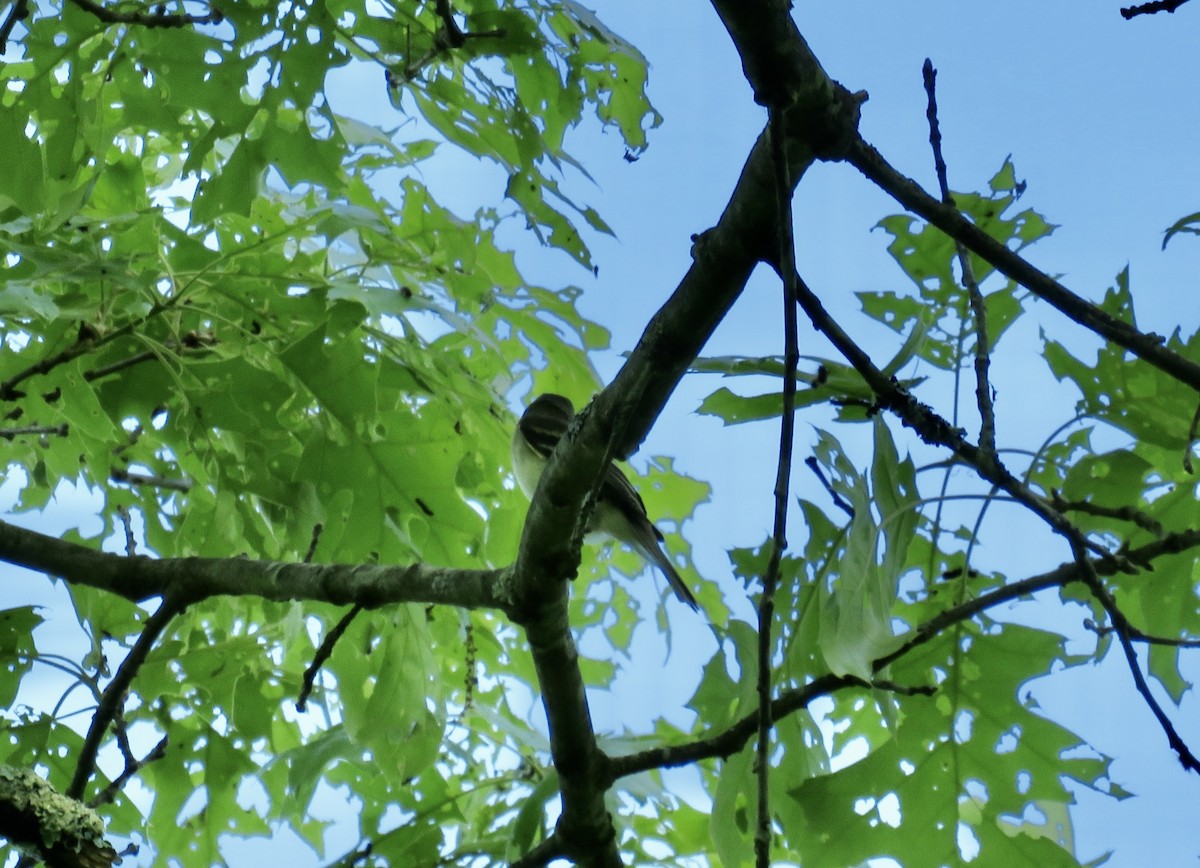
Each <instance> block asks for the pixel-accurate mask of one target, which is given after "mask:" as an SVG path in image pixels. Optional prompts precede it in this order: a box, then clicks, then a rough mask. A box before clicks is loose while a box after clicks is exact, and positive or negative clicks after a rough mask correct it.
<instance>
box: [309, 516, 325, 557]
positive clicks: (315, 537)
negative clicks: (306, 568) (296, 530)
mask: <svg viewBox="0 0 1200 868" xmlns="http://www.w3.org/2000/svg"><path fill="white" fill-rule="evenodd" d="M324 530H325V525H323V524H321V522H317V523H316V524H314V525H313V529H312V539H311V540H309V543H308V551H306V552H305V553H304V563H306V564H311V563H312V562H313V558H314V557H315V556H316V554H317V543H319V542H320V541H321V534H322V533H323V532H324Z"/></svg>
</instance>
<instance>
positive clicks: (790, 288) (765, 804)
mask: <svg viewBox="0 0 1200 868" xmlns="http://www.w3.org/2000/svg"><path fill="white" fill-rule="evenodd" d="M786 115H787V110H786V109H783V108H772V110H771V117H770V121H769V131H768V135H769V137H770V140H771V157H772V162H773V164H774V167H775V201H776V208H777V209H778V219H777V225H776V230H775V231H776V234H777V236H778V239H779V253H778V257H779V264H780V276H781V277H782V278H783V346H784V350H783V412H782V414H781V419H780V426H779V460H778V462H777V463H776V470H775V492H774V494H775V516H774V526H773V529H772V532H771V556H770V560H769V561H768V563H767V572H766V574H765V575H764V576H763V587H762V596H761V597H760V598H759V603H758V685H757V687H758V751H757V756H756V759H755V773H756V775H757V776H758V822H757V824H756V827H755V833H754V856H755V861H756V863H757V865H758V868H770V864H771V804H770V786H769V784H770V775H771V727H772V716H771V680H772V679H771V674H772V671H773V670H772V666H771V656H772V655H771V649H772V642H771V625H772V622H773V620H774V616H775V589H776V587H777V586H778V584H779V568H780V564H781V563H782V562H783V553H784V551H785V550H786V549H787V513H788V501H789V496H788V489H789V483H790V481H791V478H792V445H793V441H794V440H795V430H796V365H797V364H798V363H799V361H800V343H799V341H800V339H799V334H798V329H797V325H796V280H797V278H796V238H795V232H794V227H793V226H792V184H791V180H790V179H789V177H788V167H787V141H786Z"/></svg>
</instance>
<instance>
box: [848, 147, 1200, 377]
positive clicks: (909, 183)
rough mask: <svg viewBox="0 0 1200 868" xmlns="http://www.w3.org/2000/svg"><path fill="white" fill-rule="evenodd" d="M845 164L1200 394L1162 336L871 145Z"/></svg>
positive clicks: (1192, 369)
mask: <svg viewBox="0 0 1200 868" xmlns="http://www.w3.org/2000/svg"><path fill="white" fill-rule="evenodd" d="M846 160H847V162H849V163H850V164H851V165H853V166H854V167H855V168H856V169H858V170H859V171H860V172H862V173H863V175H864V176H866V178H867V179H868V180H870V181H873V182H874V183H875V184H876V185H877V186H878V187H879V188H880V189H881V190H883V191H884V192H885V193H887V194H888V195H889V196H891V197H892V198H894V199H895V200H896V201H897V202H899V203H900V204H901V205H903V206H904V207H905V208H908V209H909V210H911V211H913V212H915V213H916V214H919V215H920V216H921V217H923V218H924V219H925V220H928V221H929V222H930V223H931V224H933V225H934V226H936V227H937V228H938V229H940V230H942V231H943V232H945V233H946V234H947V235H948V236H950V237H951V238H953V239H955V240H956V241H961V242H962V243H963V244H965V245H966V246H967V249H968V250H970V251H971V252H972V253H974V254H975V255H977V256H979V257H980V258H982V259H983V260H984V261H986V262H987V263H989V264H990V265H992V266H993V267H994V268H995V269H996V270H997V271H999V272H1000V273H1001V274H1004V275H1006V276H1007V277H1010V278H1012V279H1013V280H1015V281H1016V282H1017V283H1019V284H1021V286H1023V287H1025V288H1026V289H1028V290H1029V291H1030V292H1032V293H1033V294H1034V295H1036V296H1037V297H1038V298H1041V299H1044V300H1045V301H1047V302H1048V303H1049V304H1051V305H1052V306H1053V307H1054V308H1056V309H1057V310H1059V311H1060V312H1062V313H1063V314H1064V315H1066V316H1067V317H1069V318H1070V319H1071V320H1072V321H1074V322H1076V323H1078V324H1079V325H1081V326H1083V327H1084V328H1086V329H1088V330H1089V331H1093V332H1095V333H1096V334H1098V335H1100V336H1102V337H1104V338H1107V339H1108V340H1110V341H1112V342H1113V343H1114V344H1116V345H1117V346H1119V347H1122V348H1124V349H1126V350H1129V351H1130V352H1131V353H1133V354H1134V355H1135V356H1137V357H1138V358H1140V359H1142V360H1143V361H1145V362H1148V363H1149V364H1151V365H1153V366H1154V367H1156V368H1158V369H1159V370H1160V371H1162V372H1163V373H1165V374H1166V375H1167V376H1169V377H1171V378H1173V379H1175V380H1178V381H1179V382H1181V383H1186V384H1187V385H1188V386H1190V387H1192V388H1193V389H1196V390H1197V391H1200V362H1195V361H1192V360H1191V359H1188V358H1185V357H1184V356H1182V355H1180V354H1179V353H1177V352H1174V351H1173V350H1171V349H1168V348H1167V346H1166V340H1165V339H1164V338H1163V337H1162V335H1157V334H1148V333H1143V332H1140V331H1138V330H1137V329H1136V328H1135V327H1134V326H1132V325H1130V324H1129V323H1127V322H1125V321H1124V320H1121V319H1118V318H1117V317H1115V316H1113V315H1112V314H1110V313H1108V312H1107V311H1104V310H1102V309H1101V308H1100V307H1098V306H1097V305H1095V304H1092V303H1091V302H1089V301H1087V300H1085V299H1083V298H1081V297H1080V296H1078V295H1076V294H1075V293H1073V292H1071V291H1070V290H1069V289H1067V288H1066V287H1065V286H1063V285H1062V284H1061V283H1059V282H1058V281H1057V280H1054V279H1053V278H1051V277H1050V276H1048V275H1047V274H1045V273H1044V272H1042V271H1039V270H1038V269H1037V268H1035V267H1034V266H1033V265H1032V264H1030V263H1029V262H1027V261H1026V260H1025V259H1023V258H1022V257H1021V256H1020V255H1018V254H1017V253H1015V252H1013V251H1012V250H1009V249H1008V248H1007V247H1005V246H1004V245H1003V244H1001V243H1000V242H999V241H997V240H996V239H995V238H992V237H991V236H990V235H988V234H987V233H986V232H984V231H983V230H982V229H980V228H979V227H978V226H976V225H975V224H974V223H972V222H971V221H969V220H967V219H966V218H965V217H963V215H962V214H960V213H959V212H958V210H957V209H955V208H951V207H950V206H949V205H945V204H943V203H942V202H939V201H938V200H937V199H935V198H934V197H932V196H930V195H929V194H928V193H926V192H925V191H924V190H922V189H921V186H920V185H919V184H918V183H917V182H916V181H914V180H912V179H911V178H907V177H905V176H904V175H903V174H901V173H900V172H898V171H896V169H895V168H894V167H893V166H891V165H890V164H889V163H888V161H887V160H885V159H884V157H883V155H882V154H880V153H879V151H877V150H876V149H875V148H873V147H871V145H869V144H867V142H865V141H863V140H862V139H858V140H856V141H855V142H854V143H853V144H852V145H851V146H850V149H849V152H848V153H847V155H846Z"/></svg>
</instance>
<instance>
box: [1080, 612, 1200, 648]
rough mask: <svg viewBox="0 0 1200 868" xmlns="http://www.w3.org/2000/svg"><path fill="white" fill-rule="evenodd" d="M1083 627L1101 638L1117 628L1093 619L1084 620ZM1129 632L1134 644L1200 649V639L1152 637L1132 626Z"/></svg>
mask: <svg viewBox="0 0 1200 868" xmlns="http://www.w3.org/2000/svg"><path fill="white" fill-rule="evenodd" d="M1083 626H1084V627H1086V628H1087V629H1089V630H1091V631H1092V632H1093V633H1095V634H1096V635H1097V636H1101V637H1103V636H1108V635H1109V634H1111V633H1115V632H1116V628H1115V627H1106V626H1105V625H1103V624H1097V623H1096V622H1095V621H1093V620H1092V619H1091V618H1086V619H1084V622H1083ZM1128 632H1129V638H1130V639H1132V640H1133V641H1134V642H1145V643H1146V644H1147V645H1163V646H1166V647H1168V648H1200V639H1171V638H1169V637H1167V636H1151V635H1150V634H1149V633H1143V632H1142V631H1141V630H1139V629H1138V628H1137V627H1134V626H1132V625H1131V626H1129V627H1128Z"/></svg>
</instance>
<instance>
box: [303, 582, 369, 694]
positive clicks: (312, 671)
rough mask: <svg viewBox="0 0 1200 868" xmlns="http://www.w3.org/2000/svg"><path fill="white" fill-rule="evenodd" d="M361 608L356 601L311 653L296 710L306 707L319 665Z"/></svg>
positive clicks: (323, 662) (323, 661) (323, 663)
mask: <svg viewBox="0 0 1200 868" xmlns="http://www.w3.org/2000/svg"><path fill="white" fill-rule="evenodd" d="M362 610H363V606H362V604H361V603H356V604H355V605H354V606H353V607H352V608H351V609H350V611H349V612H347V613H346V614H345V615H343V616H342V619H341V620H340V621H338V622H337V624H336V625H335V626H334V628H333V629H332V630H330V631H329V633H328V634H326V636H325V641H323V642H322V643H321V646H320V647H319V648H317V653H316V654H314V655H313V661H312V663H310V664H308V668H307V669H305V670H304V682H303V683H302V684H301V686H300V695H299V696H298V697H297V698H296V710H297V711H304V710H305V709H306V708H307V707H308V697H309V696H311V695H312V692H313V686H314V685H315V684H316V682H317V675H318V673H320V671H321V667H322V666H324V665H325V661H326V660H328V659H329V655H330V654H332V653H333V646H334V645H336V644H337V642H338V640H339V639H341V638H342V634H343V633H345V632H346V628H347V627H349V626H350V623H351V622H352V621H353V620H354V619H355V617H356V616H357V615H358V613H359V612H361V611H362Z"/></svg>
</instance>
